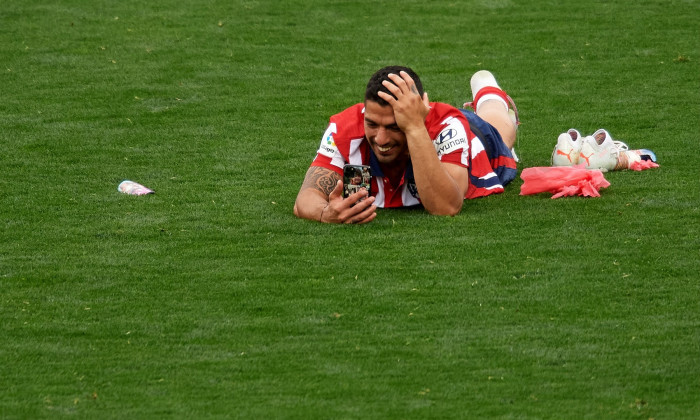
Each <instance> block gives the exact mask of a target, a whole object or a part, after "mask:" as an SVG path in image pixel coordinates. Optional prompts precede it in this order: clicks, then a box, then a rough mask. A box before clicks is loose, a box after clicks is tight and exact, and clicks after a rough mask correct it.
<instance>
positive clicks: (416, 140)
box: [406, 129, 466, 216]
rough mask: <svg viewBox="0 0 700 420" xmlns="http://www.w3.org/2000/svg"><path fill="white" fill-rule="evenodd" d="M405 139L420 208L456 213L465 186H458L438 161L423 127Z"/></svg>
mask: <svg viewBox="0 0 700 420" xmlns="http://www.w3.org/2000/svg"><path fill="white" fill-rule="evenodd" d="M406 139H407V141H408V147H409V150H410V153H411V162H412V163H413V175H414V177H415V181H416V188H417V189H418V194H419V195H420V200H421V203H422V204H423V207H425V209H426V210H427V211H428V212H429V213H431V214H436V215H449V216H453V215H455V214H457V213H459V211H460V210H461V209H462V203H463V201H464V193H465V191H466V185H460V183H459V182H458V181H457V180H456V179H455V178H454V177H453V176H452V175H451V174H450V172H449V171H448V170H447V168H446V165H445V164H443V163H442V162H440V159H438V157H437V155H436V153H435V146H433V143H432V141H431V140H430V137H429V135H428V132H427V130H425V129H422V130H415V131H412V132H408V133H406ZM462 183H464V180H463V182H462Z"/></svg>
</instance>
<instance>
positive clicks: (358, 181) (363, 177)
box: [343, 165, 372, 198]
mask: <svg viewBox="0 0 700 420" xmlns="http://www.w3.org/2000/svg"><path fill="white" fill-rule="evenodd" d="M371 185H372V173H371V172H370V169H369V166H368V165H345V166H343V198H347V197H348V196H349V195H350V194H353V193H356V192H357V191H359V190H360V188H364V189H366V190H367V192H370V186H371Z"/></svg>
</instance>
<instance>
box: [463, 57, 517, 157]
mask: <svg viewBox="0 0 700 420" xmlns="http://www.w3.org/2000/svg"><path fill="white" fill-rule="evenodd" d="M471 88H472V95H474V103H473V104H472V107H473V108H474V110H475V111H476V115H478V116H479V117H481V118H482V119H483V120H484V121H486V122H488V123H489V124H491V125H492V126H494V127H495V128H496V130H498V133H499V134H500V135H501V138H502V139H503V142H504V143H505V144H506V146H508V148H509V149H512V148H513V146H514V145H515V134H516V131H517V129H518V125H517V123H516V121H515V117H514V114H512V113H513V111H511V110H509V109H508V101H507V100H508V99H509V98H508V95H506V93H505V92H504V91H503V90H502V89H501V88H500V86H498V82H496V78H495V77H493V74H491V72H490V71H487V70H481V71H478V72H476V73H474V75H473V76H472V79H471ZM482 90H483V91H482Z"/></svg>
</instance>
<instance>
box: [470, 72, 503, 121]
mask: <svg viewBox="0 0 700 420" xmlns="http://www.w3.org/2000/svg"><path fill="white" fill-rule="evenodd" d="M486 86H492V87H495V88H498V89H500V88H501V87H500V86H498V82H496V78H495V77H493V74H491V72H490V71H488V70H479V71H477V72H476V73H474V75H473V76H472V80H471V88H472V95H473V96H476V94H477V93H479V91H480V90H481V89H483V88H485V87H486ZM490 100H496V101H499V102H501V103H502V104H503V106H504V107H505V108H506V110H508V103H507V102H506V101H505V99H503V98H501V97H500V96H498V95H496V94H493V93H489V94H486V95H484V96H482V97H481V98H479V103H477V104H476V111H477V112H478V111H479V105H481V104H482V103H484V102H486V101H490Z"/></svg>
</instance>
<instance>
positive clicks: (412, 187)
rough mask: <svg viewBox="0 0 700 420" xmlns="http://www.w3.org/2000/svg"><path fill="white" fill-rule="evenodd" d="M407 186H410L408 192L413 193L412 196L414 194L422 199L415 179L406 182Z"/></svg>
mask: <svg viewBox="0 0 700 420" xmlns="http://www.w3.org/2000/svg"><path fill="white" fill-rule="evenodd" d="M406 188H408V192H409V193H411V195H412V196H414V197H416V198H417V199H419V200H420V197H419V196H418V188H416V182H415V181H413V180H410V181H408V183H407V184H406Z"/></svg>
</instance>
